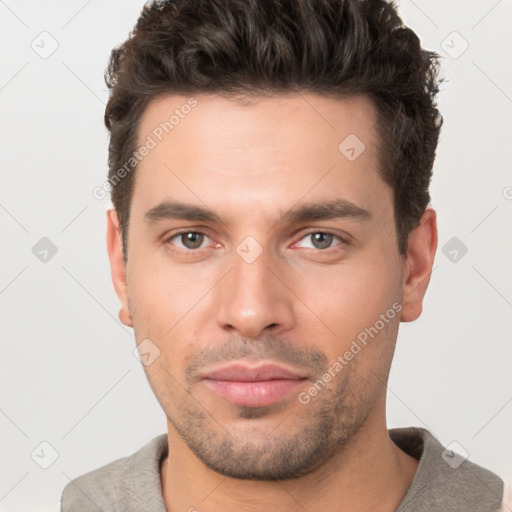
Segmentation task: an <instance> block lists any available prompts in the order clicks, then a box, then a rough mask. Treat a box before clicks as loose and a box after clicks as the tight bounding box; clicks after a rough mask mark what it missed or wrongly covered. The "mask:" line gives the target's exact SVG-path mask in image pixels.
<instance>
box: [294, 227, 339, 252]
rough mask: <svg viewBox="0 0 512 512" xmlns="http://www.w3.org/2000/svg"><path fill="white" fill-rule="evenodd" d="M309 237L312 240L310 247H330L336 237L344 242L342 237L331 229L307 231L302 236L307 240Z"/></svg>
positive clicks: (322, 248) (323, 248)
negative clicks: (330, 230)
mask: <svg viewBox="0 0 512 512" xmlns="http://www.w3.org/2000/svg"><path fill="white" fill-rule="evenodd" d="M308 238H309V239H310V240H311V245H310V246H309V247H308V248H311V249H320V250H325V249H330V248H331V247H332V243H333V240H334V239H338V240H339V241H340V242H341V243H343V242H344V240H343V239H342V238H341V237H339V236H338V235H335V234H334V233H330V232H329V231H313V232H311V233H307V234H306V235H305V236H303V237H302V238H301V240H307V239H308ZM299 243H300V242H299ZM337 245H340V244H337Z"/></svg>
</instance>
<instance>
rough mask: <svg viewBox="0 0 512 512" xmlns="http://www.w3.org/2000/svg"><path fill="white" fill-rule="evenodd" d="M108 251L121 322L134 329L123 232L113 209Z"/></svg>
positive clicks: (108, 229)
mask: <svg viewBox="0 0 512 512" xmlns="http://www.w3.org/2000/svg"><path fill="white" fill-rule="evenodd" d="M107 251H108V258H109V260H110V272H111V274H112V282H113V283H114V289H115V290H116V294H117V297H118V298H119V300H120V302H121V310H120V311H119V320H121V322H122V323H123V324H124V325H127V326H128V327H132V319H131V316H130V310H129V308H128V293H127V283H126V265H125V263H124V260H123V244H122V240H121V230H120V229H119V219H118V217H117V212H116V211H115V209H113V208H111V209H110V210H108V211H107Z"/></svg>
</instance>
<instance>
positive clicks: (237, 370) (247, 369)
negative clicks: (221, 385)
mask: <svg viewBox="0 0 512 512" xmlns="http://www.w3.org/2000/svg"><path fill="white" fill-rule="evenodd" d="M202 377H203V379H211V380H232V381H238V382H257V381H264V380H274V379H289V380H292V379H293V380H299V379H304V378H305V376H303V375H301V374H299V373H297V372H294V371H292V370H289V369H287V368H284V367H283V366H280V365H277V364H261V365H259V366H250V365H247V364H242V363H231V364H228V365H225V366H222V367H221V368H217V369H215V370H211V371H209V372H205V373H204V374H203V375H202Z"/></svg>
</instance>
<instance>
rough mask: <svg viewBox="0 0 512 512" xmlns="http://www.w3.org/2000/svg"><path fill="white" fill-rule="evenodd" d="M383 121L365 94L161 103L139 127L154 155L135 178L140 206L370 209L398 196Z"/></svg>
mask: <svg viewBox="0 0 512 512" xmlns="http://www.w3.org/2000/svg"><path fill="white" fill-rule="evenodd" d="M376 122H377V119H376V111H375V108H374V105H373V103H372V101H371V100H370V99H369V98H367V97H365V96H357V97H350V98H344V99H336V98H330V97H325V96H319V95H316V94H297V95H293V96H292V95H289V96H272V97H258V98H253V99H250V100H247V101H245V102H243V103H242V102H240V101H235V100H233V99H228V98H223V97H221V96H219V95H216V94H201V95H195V96H193V97H191V96H184V95H166V96H162V97H159V98H157V99H154V100H153V101H152V102H151V103H150V104H149V105H148V107H147V108H146V110H145V112H144V114H143V116H142V118H141V120H140V124H139V129H138V147H139V148H140V147H142V146H144V145H145V146H147V147H151V149H149V150H148V151H146V152H145V153H146V155H145V156H144V157H143V159H141V160H140V163H139V164H138V167H137V171H136V173H135V184H134V195H133V197H134V205H133V206H134V207H137V206H138V205H140V206H141V208H142V207H145V208H146V209H147V208H150V207H151V206H155V205H156V204H157V203H158V202H161V201H162V200H163V199H165V198H166V196H176V195H178V196H180V197H181V198H185V196H186V199H187V200H189V202H195V203H197V202H198V200H200V198H202V197H203V198H204V197H209V202H210V204H211V205H212V207H213V208H221V209H228V208H230V207H234V208H235V207H236V208H241V207H242V208H245V209H247V210H248V209H251V208H252V209H254V208H271V207H276V208H278V209H279V208H285V209H286V208H288V207H289V206H290V205H289V204H285V203H287V202H288V203H289V202H290V201H294V202H296V201H298V200H300V198H301V197H304V196H305V195H308V196H309V198H311V199H313V198H314V197H315V196H316V197H323V198H327V199H329V198H334V197H336V196H338V195H339V196H343V197H345V198H347V199H349V200H352V202H354V203H356V204H359V205H360V206H361V207H363V208H367V209H369V208H368V206H371V205H372V204H375V202H376V201H377V200H378V199H379V198H382V197H383V193H384V196H387V197H388V198H389V199H390V198H391V191H390V190H389V187H388V186H387V185H386V184H385V183H384V182H383V180H382V179H381V177H380V175H379V172H378V162H379V160H378V155H377V144H378V136H377V134H376V132H375V126H376ZM373 209H375V208H373Z"/></svg>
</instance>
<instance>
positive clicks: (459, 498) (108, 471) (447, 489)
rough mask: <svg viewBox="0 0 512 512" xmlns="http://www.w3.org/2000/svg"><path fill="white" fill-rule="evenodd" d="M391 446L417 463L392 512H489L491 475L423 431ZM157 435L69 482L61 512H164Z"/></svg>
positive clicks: (496, 482) (496, 497)
mask: <svg viewBox="0 0 512 512" xmlns="http://www.w3.org/2000/svg"><path fill="white" fill-rule="evenodd" d="M389 435H390V437H391V439H392V440H393V442H394V443H395V444H396V445H397V446H398V447H399V448H401V449H402V450H403V451H405V452H407V453H408V454H409V455H411V456H413V457H415V458H416V459H419V461H420V462H419V465H418V469H417V471H416V474H415V476H414V479H413V481H412V483H411V486H410V487H409V490H408V491H407V494H406V495H405V496H404V499H403V500H402V502H401V504H400V506H399V507H398V509H397V510H396V512H427V511H428V512H431V511H435V512H439V511H443V512H494V511H495V510H497V509H499V508H500V506H501V502H502V499H503V486H504V484H503V481H502V480H501V478H499V477H498V476H497V475H495V474H494V473H492V472H491V471H489V470H487V469H484V468H482V467H481V466H478V465H477V464H474V463H472V462H470V461H469V460H463V459H462V457H461V456H460V455H458V454H457V453H454V452H453V451H450V450H446V449H445V448H444V447H443V446H442V445H441V443H440V442H439V441H438V440H437V439H436V438H435V437H434V436H433V435H432V434H431V433H430V432H429V431H428V430H426V429H424V428H420V427H409V428H395V429H390V430H389ZM167 452H168V445H167V434H162V435H160V436H158V437H156V438H154V439H152V440H151V441H150V442H149V443H147V444H146V445H145V446H143V447H142V448H141V449H140V450H139V451H137V452H135V453H134V454H133V455H131V456H129V457H123V458H121V459H117V460H115V461H113V462H111V463H110V464H107V465H106V466H103V467H101V468H99V469H96V470H94V471H91V472H89V473H86V474H85V475H82V476H80V477H78V478H76V479H74V480H72V481H71V482H69V483H68V484H67V485H66V487H65V488H64V491H63V493H62V508H61V512H98V511H101V512H132V511H133V512H144V511H148V512H149V511H151V512H166V508H165V504H164V500H163V497H162V489H161V482H160V463H161V461H162V460H163V459H164V458H165V457H166V456H167Z"/></svg>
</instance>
